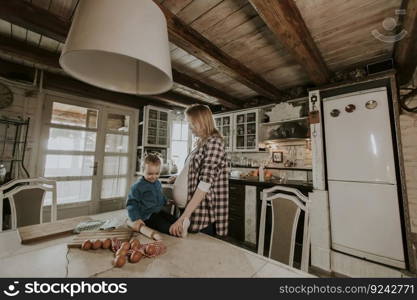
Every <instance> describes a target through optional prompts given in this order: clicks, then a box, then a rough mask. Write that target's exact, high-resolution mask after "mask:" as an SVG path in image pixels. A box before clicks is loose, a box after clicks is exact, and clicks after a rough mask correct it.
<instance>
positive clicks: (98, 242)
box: [91, 240, 103, 250]
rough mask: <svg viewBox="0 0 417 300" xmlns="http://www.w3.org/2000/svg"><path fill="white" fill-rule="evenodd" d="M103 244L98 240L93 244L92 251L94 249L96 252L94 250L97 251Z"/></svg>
mask: <svg viewBox="0 0 417 300" xmlns="http://www.w3.org/2000/svg"><path fill="white" fill-rule="evenodd" d="M102 244H103V243H102V242H101V241H100V240H96V241H95V242H94V243H93V246H92V247H91V248H92V249H94V250H96V249H99V248H101V245H102Z"/></svg>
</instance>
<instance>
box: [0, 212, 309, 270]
mask: <svg viewBox="0 0 417 300" xmlns="http://www.w3.org/2000/svg"><path fill="white" fill-rule="evenodd" d="M90 217H92V218H93V219H98V220H104V219H109V218H125V217H126V212H125V211H124V210H118V211H114V212H109V213H103V214H99V215H93V216H90ZM162 236H163V242H164V244H165V245H166V246H167V252H166V253H165V254H163V255H161V256H159V257H156V258H143V259H142V260H141V261H139V262H138V263H136V264H131V263H126V265H124V266H123V267H122V268H115V267H113V266H112V263H111V262H112V260H113V253H112V252H111V251H110V250H104V249H100V250H90V251H83V250H81V249H78V248H70V249H69V248H67V242H69V241H71V240H72V238H73V236H66V237H60V238H55V239H50V240H47V241H42V242H37V243H32V244H28V245H22V244H21V243H20V238H19V234H18V232H17V231H16V230H10V231H4V232H2V233H0V266H1V268H0V277H133V278H136V277H313V276H312V275H310V274H307V273H305V272H302V271H300V270H297V269H294V268H292V267H289V266H287V265H284V264H281V263H279V262H276V261H273V260H271V259H268V258H266V257H263V256H260V255H258V254H256V253H253V252H250V251H247V250H245V249H242V248H239V247H237V246H234V245H231V244H229V243H227V242H224V241H222V240H219V239H216V238H213V237H211V236H208V235H205V234H202V233H198V234H189V235H188V236H187V238H176V237H173V236H169V235H162ZM138 239H139V240H140V241H141V242H142V243H147V242H150V240H149V239H148V238H146V237H144V236H143V235H138Z"/></svg>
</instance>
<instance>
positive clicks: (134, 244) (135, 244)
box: [130, 239, 140, 249]
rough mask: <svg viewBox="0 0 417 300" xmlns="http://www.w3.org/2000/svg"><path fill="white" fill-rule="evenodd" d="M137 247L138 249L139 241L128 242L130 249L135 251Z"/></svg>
mask: <svg viewBox="0 0 417 300" xmlns="http://www.w3.org/2000/svg"><path fill="white" fill-rule="evenodd" d="M139 247H140V242H139V240H136V239H132V240H130V249H135V248H139Z"/></svg>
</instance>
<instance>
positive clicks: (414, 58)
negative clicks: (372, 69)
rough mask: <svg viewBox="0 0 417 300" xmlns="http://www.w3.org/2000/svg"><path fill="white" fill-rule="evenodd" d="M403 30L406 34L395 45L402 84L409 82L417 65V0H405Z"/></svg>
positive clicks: (395, 54)
mask: <svg viewBox="0 0 417 300" xmlns="http://www.w3.org/2000/svg"><path fill="white" fill-rule="evenodd" d="M402 8H403V9H404V11H405V15H403V16H402V19H401V23H402V28H401V30H403V31H404V30H405V32H406V35H405V37H404V38H402V39H401V40H399V41H398V42H397V43H396V44H395V47H394V59H395V63H396V65H397V68H398V79H399V82H400V84H401V85H403V84H407V83H409V81H410V80H411V78H412V76H413V74H414V72H415V70H416V67H417V1H415V0H403V3H402Z"/></svg>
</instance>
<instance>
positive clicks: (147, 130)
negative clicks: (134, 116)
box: [144, 105, 170, 147]
mask: <svg viewBox="0 0 417 300" xmlns="http://www.w3.org/2000/svg"><path fill="white" fill-rule="evenodd" d="M144 112H145V119H144V122H145V123H144V146H150V147H168V145H169V128H170V126H169V123H170V118H169V115H170V111H169V110H167V109H163V108H159V107H154V106H150V105H148V106H145V108H144Z"/></svg>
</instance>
